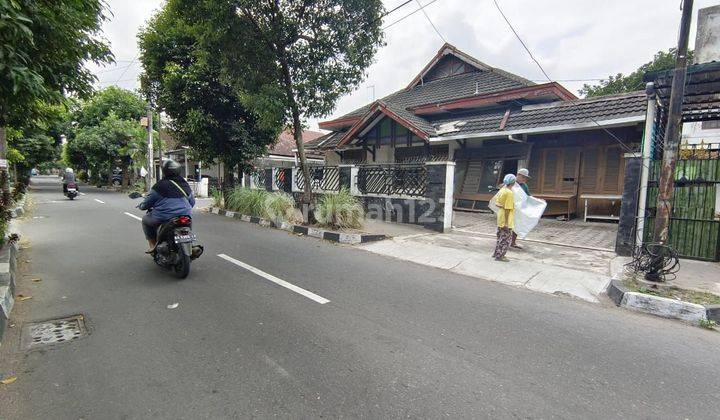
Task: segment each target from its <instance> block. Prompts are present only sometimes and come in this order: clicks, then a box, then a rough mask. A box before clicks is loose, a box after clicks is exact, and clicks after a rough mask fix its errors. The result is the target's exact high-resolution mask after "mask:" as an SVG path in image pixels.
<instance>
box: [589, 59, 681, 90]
mask: <svg viewBox="0 0 720 420" xmlns="http://www.w3.org/2000/svg"><path fill="white" fill-rule="evenodd" d="M676 51H677V48H670V49H669V50H668V51H658V53H657V54H655V56H654V57H653V60H652V61H650V62H648V63H645V64H643V65H642V66H640V67H639V68H638V69H637V70H635V71H634V72H632V73H630V74H628V75H627V76H626V75H624V74H622V73H618V74H616V75H615V76H613V75H610V76H608V78H607V79H605V80H601V81H600V83H598V84H595V85H588V84H585V85H583V87H582V89H580V90H579V93H580V95H582V96H586V97H588V98H591V97H594V96H603V95H614V94H618V93H625V92H633V91H636V90H641V89H643V88H644V87H645V82H643V76H644V75H645V73H647V72H650V71H657V70H667V69H671V68H674V67H675V56H676ZM692 55H693V52H692V50H691V51H689V52H688V60H690V62H692Z"/></svg>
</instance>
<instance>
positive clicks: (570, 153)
mask: <svg viewBox="0 0 720 420" xmlns="http://www.w3.org/2000/svg"><path fill="white" fill-rule="evenodd" d="M529 166H530V170H531V176H533V177H534V178H535V179H534V180H533V182H532V183H531V187H532V189H531V191H533V192H537V193H538V194H573V195H574V194H577V188H578V181H579V179H578V178H579V173H580V148H577V147H570V148H563V149H561V148H552V149H535V150H533V158H531V162H530V165H529Z"/></svg>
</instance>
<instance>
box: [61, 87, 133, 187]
mask: <svg viewBox="0 0 720 420" xmlns="http://www.w3.org/2000/svg"><path fill="white" fill-rule="evenodd" d="M146 110H147V103H146V102H145V101H143V100H142V98H140V97H139V96H138V95H137V94H135V93H133V92H130V91H129V90H125V89H121V88H118V87H115V86H110V87H107V88H105V89H103V90H101V91H98V92H97V93H95V94H94V95H93V96H92V97H91V98H90V99H89V100H87V101H86V102H84V103H82V104H81V105H80V107H79V108H78V109H77V110H76V111H75V114H74V116H73V120H74V122H75V127H74V130H73V131H72V132H71V135H70V138H69V139H68V144H67V146H66V148H65V150H64V151H63V158H64V160H67V161H69V163H71V164H73V165H74V166H78V167H81V168H85V169H90V171H91V173H92V174H93V181H96V182H97V181H99V176H100V174H102V173H107V176H108V184H111V183H112V171H113V168H115V166H116V165H118V164H119V165H120V166H121V168H122V169H123V182H122V184H123V186H125V187H128V186H130V184H131V182H134V172H133V171H131V169H133V168H136V167H138V166H139V165H142V164H143V163H144V153H145V152H146V150H147V144H146V143H147V142H146V132H145V130H144V129H143V128H142V127H141V126H140V119H141V118H142V117H143V116H144V115H145V114H146Z"/></svg>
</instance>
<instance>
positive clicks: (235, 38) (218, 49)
mask: <svg viewBox="0 0 720 420" xmlns="http://www.w3.org/2000/svg"><path fill="white" fill-rule="evenodd" d="M182 3H183V7H182V11H183V13H184V15H185V20H186V21H196V22H203V23H202V25H201V26H200V30H201V31H202V36H201V37H200V38H201V39H202V40H203V42H206V43H208V44H209V46H208V48H207V50H208V51H211V52H212V54H216V55H217V56H219V57H220V58H221V59H222V64H223V70H224V74H226V75H227V77H228V80H229V82H230V83H232V84H233V86H234V87H235V89H236V90H237V91H238V92H241V95H242V97H243V101H244V103H245V104H246V105H248V106H250V107H251V108H252V109H254V110H255V111H256V112H257V113H259V114H260V115H261V118H262V119H264V120H265V121H273V120H278V119H279V120H281V121H283V123H284V125H285V126H289V127H292V131H293V136H294V138H295V144H296V147H297V150H298V154H299V156H300V165H301V169H302V173H303V176H304V178H305V180H306V182H305V194H304V196H305V200H306V202H307V201H309V200H310V197H311V191H310V182H309V180H310V173H309V170H308V166H307V160H306V158H305V149H304V145H303V142H302V130H303V123H304V121H305V120H306V119H307V118H308V117H323V116H326V115H328V114H329V113H330V112H331V111H332V110H333V108H334V107H335V103H336V101H337V100H338V98H339V97H340V96H342V95H344V94H346V93H348V92H350V91H351V90H352V89H354V88H355V86H357V84H358V83H360V81H361V80H362V79H363V77H364V72H365V69H366V68H367V67H368V66H369V65H370V64H371V62H372V59H373V56H374V55H375V52H376V51H377V48H378V47H379V46H380V45H382V39H383V33H382V30H381V24H382V15H383V12H384V8H383V5H382V2H381V0H303V1H300V0H285V1H281V0H278V1H256V0H231V1H228V0H206V1H204V2H195V1H193V0H182Z"/></svg>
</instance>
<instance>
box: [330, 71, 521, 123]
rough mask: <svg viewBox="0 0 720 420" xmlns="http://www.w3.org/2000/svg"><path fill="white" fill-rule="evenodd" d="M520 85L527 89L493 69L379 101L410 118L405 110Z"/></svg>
mask: <svg viewBox="0 0 720 420" xmlns="http://www.w3.org/2000/svg"><path fill="white" fill-rule="evenodd" d="M522 86H528V84H527V83H522V82H521V81H520V80H518V79H516V78H511V77H509V76H507V75H506V74H505V72H500V71H495V70H490V71H479V72H473V73H463V74H458V75H456V76H450V77H445V78H443V79H438V80H433V81H431V82H427V83H425V84H423V85H418V86H415V87H414V88H412V89H409V90H407V89H402V90H399V91H397V92H395V93H391V94H390V95H388V96H386V97H384V98H382V99H381V101H383V102H385V103H386V104H387V105H388V107H390V108H391V109H393V110H394V111H395V112H398V111H401V112H404V113H407V114H411V117H410V118H412V116H414V114H412V113H410V112H408V111H406V109H407V108H410V107H414V106H418V105H425V104H430V103H435V102H443V101H449V100H453V99H460V98H466V97H468V96H472V95H476V94H477V95H483V94H486V93H492V92H499V91H503V90H508V89H512V88H518V87H522ZM372 105H373V103H369V104H367V105H365V106H363V107H361V108H358V109H356V110H354V111H352V112H349V113H347V114H345V115H343V116H342V117H338V118H337V119H338V120H341V119H345V118H348V117H362V116H363V115H365V114H366V113H367V112H368V110H369V109H370V107H371V106H372ZM403 117H405V115H403Z"/></svg>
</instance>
